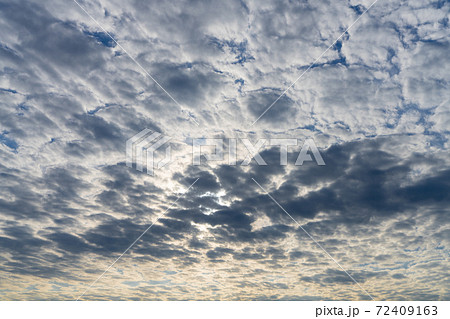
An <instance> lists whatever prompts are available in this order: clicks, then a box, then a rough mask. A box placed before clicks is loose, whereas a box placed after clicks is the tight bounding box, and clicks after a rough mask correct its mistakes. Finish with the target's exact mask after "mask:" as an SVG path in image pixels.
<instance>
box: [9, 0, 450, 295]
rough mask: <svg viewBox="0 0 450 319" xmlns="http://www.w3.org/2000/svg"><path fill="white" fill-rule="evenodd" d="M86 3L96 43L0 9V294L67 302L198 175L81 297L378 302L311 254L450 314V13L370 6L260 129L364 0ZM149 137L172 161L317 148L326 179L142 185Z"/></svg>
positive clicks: (74, 24)
mask: <svg viewBox="0 0 450 319" xmlns="http://www.w3.org/2000/svg"><path fill="white" fill-rule="evenodd" d="M79 3H80V5H81V6H82V7H83V8H84V9H85V10H86V11H87V12H88V13H89V14H90V15H91V16H92V17H93V18H94V19H95V20H96V21H98V23H99V24H100V25H101V26H102V27H103V28H104V30H103V29H102V28H100V27H99V26H98V25H97V24H96V23H95V22H94V21H93V20H92V19H91V18H90V17H89V16H88V15H87V14H86V13H85V12H83V10H82V9H81V8H80V7H79V6H78V5H77V4H76V3H75V2H74V1H71V0H68V1H63V2H61V1H53V0H46V1H3V0H0V35H1V36H0V39H1V40H0V56H1V58H0V96H1V98H0V174H1V183H0V216H1V219H0V248H1V251H2V253H1V254H0V265H1V267H0V276H1V281H0V298H1V299H4V300H49V299H52V300H54V299H56V300H60V299H61V300H62V299H64V300H65V299H67V300H71V299H76V298H77V297H78V296H79V295H81V294H82V293H83V291H84V290H85V289H86V288H87V287H88V286H89V285H90V283H92V282H93V281H94V280H95V279H96V278H98V277H99V276H100V275H101V274H102V272H103V271H104V270H105V269H106V268H107V267H108V266H109V265H110V264H111V263H112V262H113V261H114V260H115V259H116V258H117V257H118V256H119V255H120V254H121V253H122V252H124V251H125V250H126V249H127V248H128V247H129V246H130V244H131V243H133V241H134V240H135V239H136V238H138V237H139V236H140V235H141V234H142V232H143V231H144V230H145V229H146V228H147V227H148V226H149V225H151V224H152V223H153V222H154V221H155V220H156V219H157V218H158V216H161V214H162V213H164V212H165V211H166V210H167V209H168V208H170V206H171V203H173V202H174V201H175V200H177V198H178V196H179V195H181V194H183V192H184V191H185V190H186V189H187V188H188V187H189V185H191V184H192V183H193V182H194V181H195V180H196V179H197V178H199V179H198V181H197V182H196V183H195V185H194V186H193V187H192V188H190V189H189V190H188V191H187V193H186V194H185V195H184V196H182V197H180V198H179V200H178V201H177V202H176V204H175V205H174V206H173V207H171V208H170V209H169V210H167V213H166V214H165V215H164V216H163V217H161V218H160V219H159V220H158V221H157V222H156V223H155V224H154V226H152V228H151V229H150V230H149V231H148V232H147V233H146V234H145V235H144V236H143V237H142V238H141V240H140V241H138V242H137V243H136V245H134V246H133V247H132V249H130V251H129V252H128V253H127V254H125V255H124V256H123V257H122V258H121V259H120V260H119V261H118V262H117V263H116V264H115V265H114V266H113V267H112V268H111V269H110V270H109V271H108V272H107V273H106V274H105V276H104V277H102V278H101V279H100V280H99V281H98V282H97V283H96V284H95V285H94V286H93V287H92V288H91V289H90V290H89V291H88V292H87V293H86V294H85V295H84V296H83V298H84V299H94V300H111V299H113V300H116V299H130V300H192V299H199V300H210V299H215V300H322V299H325V300H348V299H350V300H359V299H368V298H369V296H368V295H367V294H366V293H365V292H364V291H362V290H361V289H360V288H359V287H358V285H356V284H355V282H354V281H353V280H352V279H351V278H350V277H349V276H347V274H345V272H343V271H341V269H340V268H339V266H338V265H336V263H335V262H333V260H331V259H330V258H329V257H328V256H327V254H325V253H324V251H323V250H322V249H321V248H320V247H319V246H318V245H317V243H319V244H320V245H321V246H322V247H323V248H324V249H325V250H326V251H327V252H328V253H329V254H330V255H331V256H333V258H335V260H337V261H338V262H339V263H340V264H341V265H342V267H343V268H344V269H346V270H347V271H348V273H350V274H351V275H352V277H353V278H354V279H355V280H356V281H357V282H358V283H360V285H361V286H362V287H364V289H365V290H366V291H367V292H369V293H370V295H371V296H372V297H373V298H374V299H376V300H413V299H420V300H449V298H450V292H449V290H448V287H450V282H449V279H448V271H449V269H448V261H449V251H448V249H449V244H450V243H449V241H450V229H449V223H450V220H449V207H450V195H449V194H450V165H449V156H448V151H449V144H448V143H449V142H448V137H449V127H450V108H449V98H450V97H449V92H450V91H449V89H448V81H449V74H450V70H449V63H448V51H449V49H450V45H449V25H448V21H449V8H450V7H449V4H448V2H445V1H407V2H405V1H400V0H398V1H384V0H379V1H378V2H377V3H376V4H375V5H374V6H373V7H372V8H371V9H370V10H369V11H368V12H367V13H366V14H364V15H363V16H361V18H360V19H359V20H358V21H357V22H356V23H355V25H354V26H352V28H351V29H350V30H349V31H348V32H347V33H345V34H344V35H343V36H342V37H341V38H340V40H339V41H337V42H336V44H335V45H334V46H332V47H331V48H330V50H328V51H327V52H326V53H325V54H324V55H323V56H322V58H321V59H319V60H318V61H317V62H316V63H315V64H314V65H313V66H312V67H311V68H310V69H309V70H308V72H306V73H305V74H304V75H303V76H302V77H301V78H300V79H299V80H298V81H297V82H296V84H295V85H294V86H292V87H291V88H290V90H288V91H287V92H286V94H285V95H283V97H282V98H280V99H279V100H278V101H277V103H275V104H274V105H273V107H272V108H271V109H270V110H269V111H268V112H267V113H266V114H265V115H264V116H263V117H261V119H260V120H259V121H257V122H256V123H255V124H254V125H253V126H251V124H252V123H253V122H254V121H255V120H256V119H257V118H258V117H259V116H260V115H261V113H262V112H263V111H264V110H266V109H267V107H268V106H270V105H271V104H272V102H274V101H275V100H276V99H277V98H278V97H279V96H280V94H282V93H283V92H284V90H285V89H286V88H288V87H289V86H290V85H291V84H292V83H293V82H294V81H295V80H296V79H297V78H298V77H299V76H300V75H301V74H302V73H303V72H304V71H305V70H307V69H308V67H310V65H311V63H312V62H313V61H315V60H316V58H317V57H319V56H320V55H321V54H322V53H323V52H324V51H325V50H326V49H327V48H328V47H329V46H330V45H331V44H332V43H333V42H334V41H335V40H336V39H337V38H338V37H339V36H340V35H341V34H342V33H343V32H344V31H345V30H346V29H347V28H348V27H349V26H350V25H351V24H352V23H353V22H354V21H355V20H356V19H357V18H358V17H359V16H360V15H361V14H362V13H363V12H364V11H365V10H366V9H367V8H368V7H369V6H370V5H371V2H369V1H360V2H358V1H353V0H351V1H314V2H309V1H298V2H290V1H226V2H224V1H213V2H208V3H203V2H195V1H175V2H171V3H161V2H157V1H149V2H142V1H115V0H108V1H103V0H101V1H98V0H93V1H79ZM105 31H106V32H108V33H109V34H110V35H112V36H113V37H114V38H115V39H116V41H117V42H118V43H119V44H120V45H117V43H116V42H114V41H112V39H111V38H110V37H109V36H108V34H107V33H106V32H105ZM130 56H131V57H132V58H130ZM133 59H134V60H133ZM136 62H137V63H136ZM138 64H139V65H140V66H141V67H142V68H144V69H145V70H146V72H148V73H149V74H150V75H151V76H152V77H153V78H154V79H156V81H158V83H155V81H154V80H152V79H151V78H150V77H149V76H148V75H147V74H146V73H145V72H144V71H143V70H142V68H141V67H140V66H139V65H138ZM158 84H159V85H160V86H162V87H163V88H164V89H165V90H166V91H167V92H168V93H169V94H170V95H171V96H172V98H173V99H175V100H176V101H177V102H178V103H175V102H174V101H173V99H172V98H171V97H170V96H168V94H167V92H164V91H163V90H162V89H161V87H160V86H159V85H158ZM192 118H193V119H195V121H197V122H198V123H199V125H198V126H197V125H196V124H195V123H194V121H193V120H192ZM144 128H149V129H151V130H153V131H157V132H161V133H163V134H165V135H167V136H170V137H172V138H173V142H174V144H173V151H174V153H176V154H189V152H190V149H191V147H192V146H191V144H190V143H191V141H192V139H193V138H202V137H205V138H214V137H227V138H238V139H240V138H249V139H251V140H252V141H256V139H257V138H282V137H285V138H287V137H289V138H296V139H300V140H306V139H308V138H313V139H314V141H315V142H316V144H317V146H318V147H319V149H320V151H321V154H322V156H323V159H324V161H325V163H326V165H325V166H318V165H316V163H314V162H305V164H304V165H302V166H295V165H293V163H294V162H295V159H296V157H297V155H298V151H299V149H298V148H295V147H292V148H290V149H289V153H288V162H289V163H290V164H289V165H286V166H281V165H279V157H280V151H279V148H276V147H272V148H271V147H265V148H264V149H263V150H262V152H261V156H262V157H263V158H264V160H265V161H266V162H267V164H268V165H266V166H258V165H256V162H255V161H252V162H251V164H250V165H249V166H241V165H237V166H230V165H226V164H224V163H214V162H212V161H210V162H208V161H203V162H202V163H203V164H202V165H201V166H194V165H192V163H191V162H190V161H191V159H190V158H189V156H188V155H179V156H178V155H177V157H176V159H175V160H174V162H173V163H171V164H170V165H169V166H168V167H166V168H163V169H161V170H158V171H157V172H156V175H155V176H149V175H147V174H145V173H141V172H139V171H136V170H134V169H133V168H130V167H127V166H126V165H125V142H126V140H127V139H128V138H130V137H131V136H133V135H134V134H136V133H138V132H140V131H141V130H143V129H144ZM241 154H242V155H240V157H239V162H241V161H242V160H243V159H244V157H245V155H246V154H245V153H241ZM252 179H254V180H256V181H257V182H258V183H259V184H260V185H261V186H262V187H263V188H264V189H265V190H267V191H268V192H269V193H270V194H271V196H273V198H274V199H275V200H276V201H277V202H278V203H279V204H280V205H281V206H282V207H283V208H284V209H285V210H286V211H287V212H288V213H289V214H290V215H291V216H292V217H293V218H294V219H295V220H296V221H297V222H298V223H299V224H300V225H301V227H303V229H302V228H301V227H299V226H298V225H297V224H296V223H294V222H293V221H292V219H291V218H290V217H289V216H288V215H287V214H286V213H285V212H284V211H283V210H282V209H281V208H280V207H278V206H277V204H276V203H275V202H274V201H273V200H271V198H270V197H269V196H267V194H266V193H265V192H264V191H263V190H262V189H261V188H260V187H259V186H258V185H257V184H256V183H255V182H254V181H253V180H252ZM304 230H306V231H307V232H308V234H310V235H311V236H312V237H313V238H314V239H315V240H316V241H317V243H315V242H314V241H313V240H311V238H310V237H309V236H308V235H307V234H306V233H305V232H304Z"/></svg>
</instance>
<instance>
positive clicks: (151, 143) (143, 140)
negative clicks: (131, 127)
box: [126, 129, 171, 176]
mask: <svg viewBox="0 0 450 319" xmlns="http://www.w3.org/2000/svg"><path fill="white" fill-rule="evenodd" d="M170 139H171V138H170V137H168V136H164V135H162V134H161V133H158V132H153V133H152V131H151V130H149V129H145V130H143V131H141V132H139V133H138V134H136V135H134V136H133V137H131V138H130V139H129V140H127V143H126V153H127V166H128V167H133V163H135V164H136V169H137V170H138V171H141V172H143V171H144V168H145V169H146V172H147V174H149V175H152V176H153V175H154V171H155V169H159V168H162V167H164V166H166V165H167V164H168V163H170V160H171V156H170V153H171V148H170V145H168V146H167V148H166V152H165V157H164V159H162V160H160V161H158V162H155V151H156V150H157V149H159V148H160V147H162V146H163V145H164V144H166V143H167V142H168V141H169V140H170Z"/></svg>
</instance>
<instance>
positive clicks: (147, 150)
mask: <svg viewBox="0 0 450 319" xmlns="http://www.w3.org/2000/svg"><path fill="white" fill-rule="evenodd" d="M169 140H171V138H170V137H168V136H165V135H162V134H161V133H158V132H152V131H151V130H149V129H145V130H143V131H141V132H139V133H138V134H136V135H134V136H133V137H131V138H130V139H129V140H128V141H127V143H126V154H127V166H128V167H133V164H135V165H136V166H135V167H136V169H137V170H138V171H141V172H143V171H144V169H146V172H147V174H149V175H154V171H155V170H156V169H160V168H162V167H164V166H166V165H167V164H169V163H170V162H171V147H170V144H168V143H167V142H168V141H169ZM166 143H167V145H166ZM184 144H186V143H184ZM163 146H166V149H165V156H164V158H163V159H161V160H159V161H156V160H155V158H156V157H155V152H156V151H157V150H158V149H159V148H161V147H163ZM267 147H270V148H274V147H278V148H279V150H280V162H279V164H280V165H287V164H288V153H289V148H291V151H292V150H293V149H294V148H297V149H298V148H299V147H300V151H299V154H298V156H297V158H296V161H295V163H294V165H303V163H304V162H308V161H315V162H316V164H317V165H325V161H324V160H323V158H322V155H321V154H320V152H319V149H318V148H317V146H316V144H315V143H314V140H313V139H307V140H306V141H304V142H303V143H299V140H297V139H295V138H275V139H258V140H256V141H254V142H252V141H250V140H249V139H247V138H241V139H237V138H229V139H224V138H198V139H193V140H192V148H191V154H190V156H191V158H192V165H195V166H199V165H202V163H205V161H203V162H202V160H201V158H202V157H203V158H204V159H205V160H206V161H213V162H215V163H217V164H221V165H230V166H236V165H241V166H248V165H250V163H251V162H252V160H255V162H256V164H257V165H267V163H266V161H265V160H264V158H263V157H262V155H261V154H260V153H261V152H262V151H263V150H264V149H265V148H267ZM291 153H292V152H291ZM311 155H312V156H311ZM182 157H185V156H182ZM313 157H314V160H313Z"/></svg>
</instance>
